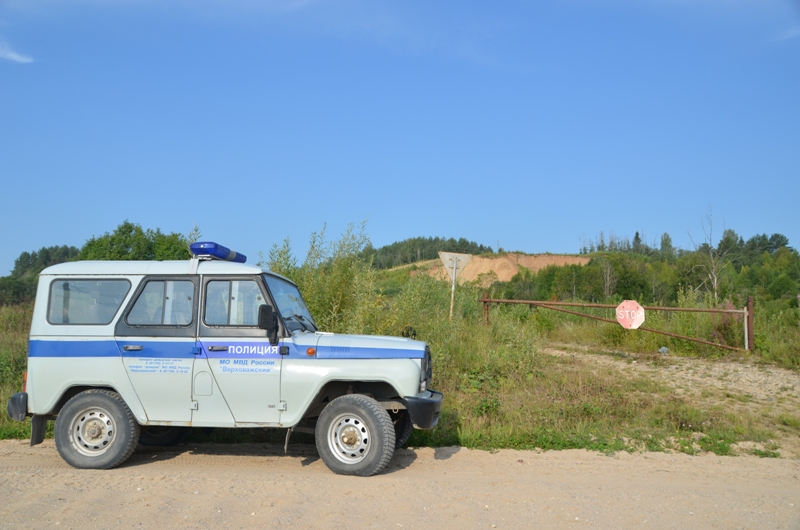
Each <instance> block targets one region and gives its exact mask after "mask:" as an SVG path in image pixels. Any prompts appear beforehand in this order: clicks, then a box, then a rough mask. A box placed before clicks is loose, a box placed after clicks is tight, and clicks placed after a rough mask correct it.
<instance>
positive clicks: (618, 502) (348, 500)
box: [0, 440, 800, 529]
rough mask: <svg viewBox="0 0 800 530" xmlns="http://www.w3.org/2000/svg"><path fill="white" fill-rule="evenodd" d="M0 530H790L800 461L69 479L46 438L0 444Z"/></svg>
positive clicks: (192, 467) (132, 472)
mask: <svg viewBox="0 0 800 530" xmlns="http://www.w3.org/2000/svg"><path fill="white" fill-rule="evenodd" d="M0 491H2V492H3V502H2V506H0V528H84V529H92V528H536V527H540V528H725V529H728V528H753V529H763V528H793V529H796V528H800V462H798V461H797V460H789V459H759V458H755V457H717V456H714V455H706V456H687V455H683V454H662V453H644V454H628V453H619V454H616V455H612V456H605V455H602V454H598V453H589V452H586V451H557V452H556V451H551V452H534V451H511V450H503V451H499V452H496V453H489V452H485V451H474V450H468V449H463V448H457V447H452V448H439V449H429V448H423V449H402V450H400V451H398V452H397V454H396V455H395V458H394V460H393V461H392V463H391V465H390V467H389V468H388V469H387V471H386V472H385V473H383V474H381V475H379V476H376V477H371V478H356V477H343V476H338V475H334V474H333V473H331V472H330V471H329V470H328V469H327V468H326V467H325V465H324V464H323V463H322V461H321V460H319V458H318V457H317V455H316V451H315V449H314V447H313V446H309V445H294V446H290V448H289V453H288V454H287V455H284V454H283V449H282V448H281V447H277V446H272V445H258V444H253V445H250V444H240V445H216V444H202V445H197V446H193V445H186V446H181V447H178V448H171V449H165V448H150V449H140V450H139V451H137V453H135V454H134V456H133V457H132V458H131V459H130V460H129V461H128V462H127V463H126V464H125V465H123V466H122V467H120V468H117V469H113V470H110V471H80V470H76V469H72V468H71V467H69V466H68V465H67V464H66V463H64V462H63V461H62V460H61V459H60V458H59V456H58V453H57V452H56V449H55V447H54V445H53V442H52V441H51V440H47V441H46V442H45V443H44V444H42V445H40V446H36V447H29V446H28V445H27V443H26V442H24V441H3V442H0Z"/></svg>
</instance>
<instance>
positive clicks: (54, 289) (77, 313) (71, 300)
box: [47, 279, 131, 325]
mask: <svg viewBox="0 0 800 530" xmlns="http://www.w3.org/2000/svg"><path fill="white" fill-rule="evenodd" d="M130 287H131V284H130V282H129V281H128V280H64V279H60V280H55V281H53V283H51V284H50V301H49V304H50V305H49V308H48V314H47V320H48V322H50V323H51V324H73V325H78V324H83V325H86V324H89V325H105V324H109V323H110V322H111V320H112V319H113V318H114V315H115V314H117V310H118V309H119V306H120V305H122V301H123V300H125V296H126V295H127V294H128V290H129V289H130Z"/></svg>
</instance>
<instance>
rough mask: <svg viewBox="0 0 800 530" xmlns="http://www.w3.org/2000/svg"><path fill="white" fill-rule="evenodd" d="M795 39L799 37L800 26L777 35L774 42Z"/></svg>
mask: <svg viewBox="0 0 800 530" xmlns="http://www.w3.org/2000/svg"><path fill="white" fill-rule="evenodd" d="M797 37H800V26H797V27H795V28H792V29H790V30H788V31H784V32H783V33H781V34H780V35H778V37H777V38H776V39H775V40H776V41H782V40H792V39H796V38H797Z"/></svg>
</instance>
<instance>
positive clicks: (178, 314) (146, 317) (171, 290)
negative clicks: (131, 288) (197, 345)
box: [127, 280, 194, 326]
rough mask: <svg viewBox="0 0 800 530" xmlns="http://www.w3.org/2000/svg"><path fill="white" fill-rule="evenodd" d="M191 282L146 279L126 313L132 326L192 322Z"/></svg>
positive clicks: (192, 293) (192, 287)
mask: <svg viewBox="0 0 800 530" xmlns="http://www.w3.org/2000/svg"><path fill="white" fill-rule="evenodd" d="M193 298H194V284H193V283H192V282H190V281H183V280H181V281H175V280H154V281H149V282H147V284H146V285H145V286H144V289H143V290H142V292H141V293H139V297H138V298H137V299H136V302H135V303H134V304H133V308H132V309H131V311H130V313H128V317H127V322H128V325H131V326H188V325H189V324H191V323H192V300H193Z"/></svg>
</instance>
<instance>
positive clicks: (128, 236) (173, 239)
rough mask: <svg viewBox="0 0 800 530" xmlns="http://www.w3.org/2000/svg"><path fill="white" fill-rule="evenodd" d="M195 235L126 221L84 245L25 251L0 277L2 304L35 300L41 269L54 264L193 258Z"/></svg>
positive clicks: (0, 299) (0, 301)
mask: <svg viewBox="0 0 800 530" xmlns="http://www.w3.org/2000/svg"><path fill="white" fill-rule="evenodd" d="M191 237H192V234H190V235H188V236H184V235H181V234H178V233H174V232H173V233H169V234H165V233H163V232H161V230H160V229H155V230H151V229H149V228H148V229H146V230H145V229H143V228H142V227H141V226H140V225H138V224H135V223H131V222H129V221H124V222H123V223H122V224H120V225H119V226H118V227H117V228H116V229H115V230H114V231H113V232H111V233H108V232H106V233H105V234H103V235H102V236H99V237H92V238H91V239H89V240H88V241H86V243H85V244H84V245H83V246H82V247H81V248H80V249H78V248H76V247H68V246H60V247H59V246H52V247H43V248H41V249H39V250H35V251H32V252H23V253H22V254H20V255H19V257H18V258H17V259H16V260H14V268H13V269H12V271H11V274H10V275H9V276H5V277H1V278H0V306H2V305H14V304H19V303H22V302H27V301H30V300H33V298H34V297H35V296H36V281H37V278H38V275H39V273H40V272H42V271H43V270H44V269H45V268H47V267H49V266H51V265H57V264H59V263H65V262H67V261H77V260H170V259H189V257H190V253H189V240H190V238H191Z"/></svg>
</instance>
